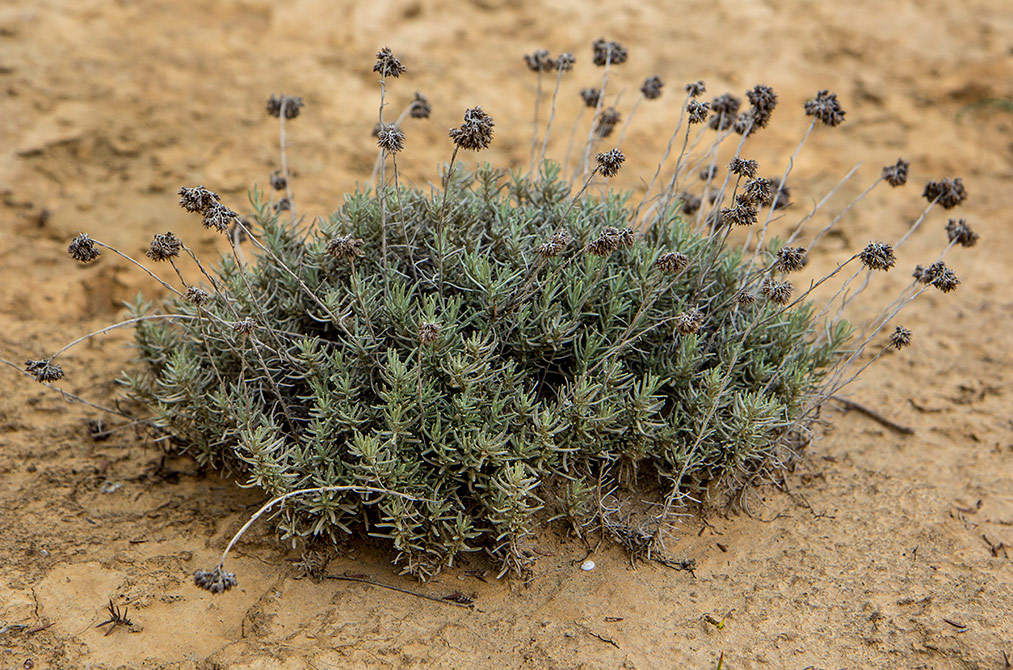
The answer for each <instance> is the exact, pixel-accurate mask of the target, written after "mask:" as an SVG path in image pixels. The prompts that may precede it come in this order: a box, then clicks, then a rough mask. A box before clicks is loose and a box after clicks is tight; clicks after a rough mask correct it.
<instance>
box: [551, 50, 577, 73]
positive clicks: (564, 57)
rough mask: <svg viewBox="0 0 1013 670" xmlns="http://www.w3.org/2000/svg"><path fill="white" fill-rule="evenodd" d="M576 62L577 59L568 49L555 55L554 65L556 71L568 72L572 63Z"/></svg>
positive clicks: (571, 67)
mask: <svg viewBox="0 0 1013 670" xmlns="http://www.w3.org/2000/svg"><path fill="white" fill-rule="evenodd" d="M576 62H577V59H576V58H574V57H573V54H572V53H570V52H569V51H564V52H563V53H561V54H559V56H558V57H556V63H555V67H556V70H557V71H558V72H569V71H570V70H572V69H573V64H574V63H576Z"/></svg>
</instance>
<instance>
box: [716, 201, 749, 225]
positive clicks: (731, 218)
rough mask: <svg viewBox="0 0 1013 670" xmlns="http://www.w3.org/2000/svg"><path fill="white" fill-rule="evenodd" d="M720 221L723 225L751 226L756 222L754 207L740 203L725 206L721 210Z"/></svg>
mask: <svg viewBox="0 0 1013 670" xmlns="http://www.w3.org/2000/svg"><path fill="white" fill-rule="evenodd" d="M720 222H721V225H723V226H751V225H753V224H754V223H756V209H754V208H753V207H751V206H750V205H744V204H741V203H740V204H737V205H735V206H734V207H725V208H724V209H722V210H721V218H720Z"/></svg>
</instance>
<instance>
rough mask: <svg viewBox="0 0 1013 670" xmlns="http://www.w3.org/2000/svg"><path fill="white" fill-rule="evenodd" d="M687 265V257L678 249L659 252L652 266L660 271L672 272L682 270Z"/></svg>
mask: <svg viewBox="0 0 1013 670" xmlns="http://www.w3.org/2000/svg"><path fill="white" fill-rule="evenodd" d="M687 265H689V257H688V256H686V254H683V253H679V252H678V251H669V252H668V253H664V254H661V255H660V256H658V260H656V261H654V267H656V268H658V269H659V270H661V271H662V272H671V273H673V274H675V273H676V272H682V271H683V270H684V269H685V268H686V266H687Z"/></svg>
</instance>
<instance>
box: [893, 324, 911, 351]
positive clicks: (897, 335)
mask: <svg viewBox="0 0 1013 670" xmlns="http://www.w3.org/2000/svg"><path fill="white" fill-rule="evenodd" d="M909 344H911V331H910V330H908V329H907V328H905V327H904V326H897V329H896V330H894V331H893V334H892V335H890V346H891V347H893V348H894V349H898V350H900V349H903V348H904V347H906V346H908V345H909Z"/></svg>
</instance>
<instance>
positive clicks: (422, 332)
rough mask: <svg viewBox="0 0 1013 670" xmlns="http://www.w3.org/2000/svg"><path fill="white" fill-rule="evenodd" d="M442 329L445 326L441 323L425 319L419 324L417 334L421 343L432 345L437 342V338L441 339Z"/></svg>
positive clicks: (425, 345)
mask: <svg viewBox="0 0 1013 670" xmlns="http://www.w3.org/2000/svg"><path fill="white" fill-rule="evenodd" d="M441 330H443V328H442V327H441V326H440V324H438V323H430V322H428V321H423V322H422V323H420V324H419V330H418V334H417V335H418V338H419V344H421V345H422V346H424V347H428V346H431V345H432V344H433V343H435V342H436V340H437V339H439V337H440V331H441Z"/></svg>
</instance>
